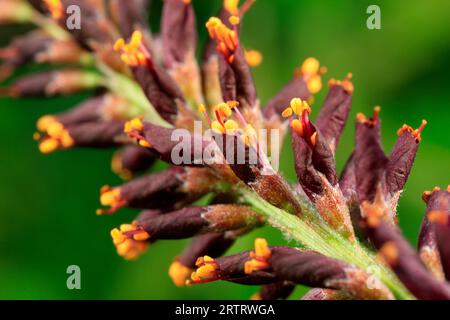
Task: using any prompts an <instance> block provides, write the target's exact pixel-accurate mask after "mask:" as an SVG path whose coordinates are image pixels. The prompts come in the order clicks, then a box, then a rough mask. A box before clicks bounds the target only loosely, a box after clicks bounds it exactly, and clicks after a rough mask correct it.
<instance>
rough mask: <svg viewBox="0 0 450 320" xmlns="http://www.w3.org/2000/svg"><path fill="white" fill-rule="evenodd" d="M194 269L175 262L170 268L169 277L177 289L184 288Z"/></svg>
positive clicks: (177, 261)
mask: <svg viewBox="0 0 450 320" xmlns="http://www.w3.org/2000/svg"><path fill="white" fill-rule="evenodd" d="M191 273H192V269H191V268H188V267H186V266H185V265H183V264H182V263H181V262H180V261H179V260H175V261H174V262H172V264H171V265H170V267H169V277H170V278H171V279H172V281H173V283H174V284H175V285H176V286H177V287H183V286H184V285H185V284H186V280H188V279H189V277H190V275H191Z"/></svg>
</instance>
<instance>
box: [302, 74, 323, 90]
mask: <svg viewBox="0 0 450 320" xmlns="http://www.w3.org/2000/svg"><path fill="white" fill-rule="evenodd" d="M306 84H307V86H308V90H309V92H311V93H312V94H316V93H317V92H319V91H320V90H321V89H322V77H321V76H320V75H314V76H312V77H311V78H309V79H308V80H307V81H306Z"/></svg>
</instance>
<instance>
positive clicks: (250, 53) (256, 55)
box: [244, 50, 263, 68]
mask: <svg viewBox="0 0 450 320" xmlns="http://www.w3.org/2000/svg"><path fill="white" fill-rule="evenodd" d="M244 53H245V60H246V61H247V63H248V65H249V66H250V67H252V68H254V67H257V66H259V65H260V64H261V62H262V61H263V55H262V53H261V52H259V51H257V50H245V52H244Z"/></svg>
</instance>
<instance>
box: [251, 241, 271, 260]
mask: <svg viewBox="0 0 450 320" xmlns="http://www.w3.org/2000/svg"><path fill="white" fill-rule="evenodd" d="M255 255H256V257H258V258H263V259H268V258H270V256H271V255H272V253H271V252H270V248H269V245H268V244H267V240H266V239H263V238H257V239H255Z"/></svg>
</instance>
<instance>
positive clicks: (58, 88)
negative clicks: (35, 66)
mask: <svg viewBox="0 0 450 320" xmlns="http://www.w3.org/2000/svg"><path fill="white" fill-rule="evenodd" d="M101 85H102V84H101V77H100V76H99V75H98V74H96V73H93V72H89V71H81V70H62V71H47V72H41V73H35V74H31V75H27V76H23V77H21V78H19V79H17V80H16V81H14V82H13V83H12V84H11V85H10V86H9V87H8V88H5V89H2V90H3V91H4V92H5V93H6V94H7V95H10V96H12V97H35V96H55V95H66V94H72V93H76V92H80V91H83V90H89V89H93V88H96V87H100V86H101Z"/></svg>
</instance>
